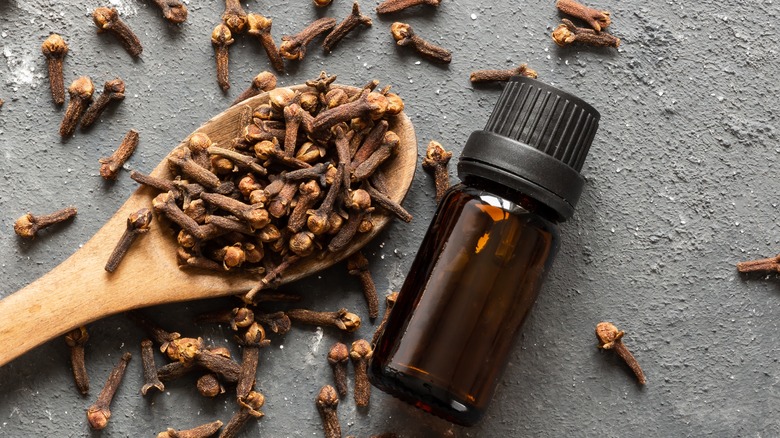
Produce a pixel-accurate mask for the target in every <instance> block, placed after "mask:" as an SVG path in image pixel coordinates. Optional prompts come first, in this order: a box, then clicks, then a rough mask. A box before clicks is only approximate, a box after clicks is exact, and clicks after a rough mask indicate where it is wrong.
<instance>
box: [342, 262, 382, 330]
mask: <svg viewBox="0 0 780 438" xmlns="http://www.w3.org/2000/svg"><path fill="white" fill-rule="evenodd" d="M347 270H349V275H354V276H356V277H358V279H360V285H361V286H362V288H363V295H364V296H365V297H366V303H367V304H368V317H369V318H371V319H375V318H376V317H378V316H379V298H377V296H376V286H375V285H374V279H373V278H371V272H369V270H368V259H366V256H364V255H363V253H362V252H360V251H358V252H356V253H355V254H352V256H350V257H349V258H348V259H347Z"/></svg>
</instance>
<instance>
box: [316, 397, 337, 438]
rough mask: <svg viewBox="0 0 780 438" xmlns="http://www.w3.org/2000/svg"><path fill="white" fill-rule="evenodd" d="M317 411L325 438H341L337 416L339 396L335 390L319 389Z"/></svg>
mask: <svg viewBox="0 0 780 438" xmlns="http://www.w3.org/2000/svg"><path fill="white" fill-rule="evenodd" d="M316 404H317V410H318V411H319V412H320V416H321V417H322V428H323V430H324V431H325V438H341V424H339V415H338V413H337V409H338V406H339V395H338V394H337V393H336V390H335V389H334V388H333V387H332V386H330V385H325V386H323V387H322V389H320V393H319V394H318V395H317V400H316Z"/></svg>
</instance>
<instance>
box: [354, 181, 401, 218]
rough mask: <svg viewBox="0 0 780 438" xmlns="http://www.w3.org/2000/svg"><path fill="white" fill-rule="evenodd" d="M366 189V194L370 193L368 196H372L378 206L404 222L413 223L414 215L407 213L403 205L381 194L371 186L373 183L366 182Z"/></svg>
mask: <svg viewBox="0 0 780 438" xmlns="http://www.w3.org/2000/svg"><path fill="white" fill-rule="evenodd" d="M364 188H365V190H366V192H368V194H369V195H371V201H372V202H374V203H376V204H377V205H379V206H380V207H382V208H384V209H385V210H387V211H388V212H390V213H392V214H394V215H395V216H396V217H397V218H398V219H401V220H402V221H404V222H407V223H408V222H411V221H412V215H411V214H410V213H409V212H408V211H406V209H405V208H403V207H402V206H401V204H399V203H397V202H395V201H393V200H392V199H390V197H389V196H387V195H386V194H385V193H383V192H381V191H380V190H379V189H378V188H376V187H374V186H373V185H371V183H368V182H366V184H365V186H364Z"/></svg>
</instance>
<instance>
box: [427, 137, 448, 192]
mask: <svg viewBox="0 0 780 438" xmlns="http://www.w3.org/2000/svg"><path fill="white" fill-rule="evenodd" d="M450 158H452V152H448V151H446V150H445V149H444V147H443V146H442V145H441V143H439V142H437V141H435V140H431V142H430V143H429V144H428V150H427V151H426V152H425V158H424V159H423V161H422V166H423V169H425V170H427V171H428V172H432V173H433V179H434V184H435V185H436V202H439V201H441V198H442V197H443V196H444V192H446V191H447V189H449V188H450V176H449V173H448V172H447V163H449V162H450Z"/></svg>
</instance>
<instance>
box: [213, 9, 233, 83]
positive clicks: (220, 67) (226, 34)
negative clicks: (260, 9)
mask: <svg viewBox="0 0 780 438" xmlns="http://www.w3.org/2000/svg"><path fill="white" fill-rule="evenodd" d="M236 3H238V2H236ZM234 42H235V40H234V39H233V34H232V33H231V32H230V29H229V28H228V26H226V25H224V24H222V23H220V24H218V25H217V27H215V28H214V32H212V33H211V44H212V45H213V46H214V53H215V54H216V57H217V83H219V86H220V87H221V88H222V91H227V90H228V89H229V88H230V79H228V76H229V74H230V71H229V68H230V67H229V65H228V46H230V45H231V44H233V43H234Z"/></svg>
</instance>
